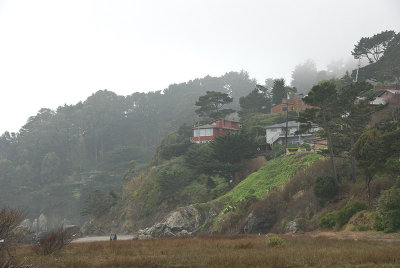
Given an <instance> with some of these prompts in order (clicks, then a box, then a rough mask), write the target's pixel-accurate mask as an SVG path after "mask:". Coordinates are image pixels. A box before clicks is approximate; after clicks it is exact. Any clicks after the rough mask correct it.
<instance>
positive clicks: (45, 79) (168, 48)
mask: <svg viewBox="0 0 400 268" xmlns="http://www.w3.org/2000/svg"><path fill="white" fill-rule="evenodd" d="M383 30H395V31H396V32H398V31H400V1H396V0H386V1H367V0H357V1H349V0H347V1H333V0H331V1H323V0H318V1H317V0H313V1H294V0H293V1H257V0H246V1H245V0H243V1H239V0H237V1H234V0H214V1H212V0H201V1H200V0H199V1H194V0H193V1H191V0H180V1H178V0H168V1H165V0H164V1H162V0H158V1H155V0H153V1H144V0H143V1H99V0H95V1H85V0H79V1H71V0H68V1H55V0H49V1H42V0H36V1H29V0H27V1H18V0H15V1H4V0H0V100H1V101H0V134H1V133H3V132H4V131H5V130H9V131H18V129H19V128H20V127H21V126H22V125H23V124H24V123H25V122H26V120H27V119H28V117H29V116H32V115H35V114H36V113H37V111H38V110H39V109H40V108H43V107H46V108H52V109H55V108H56V107H57V106H59V105H63V104H64V103H67V104H75V103H76V102H78V101H80V100H82V101H83V100H85V99H86V98H87V97H88V96H89V95H91V94H92V93H94V92H96V91H97V90H100V89H108V90H111V91H114V92H116V93H118V94H122V95H128V94H132V93H133V92H135V91H143V92H147V91H150V90H153V91H154V90H162V89H164V88H166V87H168V85H169V84H171V83H179V82H185V81H188V80H190V79H195V78H199V77H203V76H205V75H207V74H209V75H212V76H220V75H223V74H224V73H225V72H229V71H240V70H242V69H243V70H246V71H248V72H249V74H250V76H251V77H254V78H256V79H257V80H258V81H259V82H260V83H262V82H263V80H264V79H265V78H269V77H274V78H279V77H284V78H286V79H287V81H288V82H290V76H291V72H292V71H293V69H294V67H295V66H296V65H297V64H300V63H303V62H304V61H306V60H307V59H309V58H311V59H314V60H315V62H316V63H317V66H318V68H319V69H325V68H326V65H327V64H328V63H329V62H330V61H331V60H335V59H336V60H337V59H340V58H347V57H349V56H351V54H350V51H351V50H352V49H353V46H354V44H355V43H356V42H357V41H358V40H359V39H360V38H361V37H363V36H371V35H373V34H376V33H379V32H381V31H383Z"/></svg>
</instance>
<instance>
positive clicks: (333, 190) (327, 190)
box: [314, 176, 338, 199]
mask: <svg viewBox="0 0 400 268" xmlns="http://www.w3.org/2000/svg"><path fill="white" fill-rule="evenodd" d="M337 192H338V187H337V186H336V184H335V181H334V179H333V178H332V177H331V176H323V177H318V178H317V180H316V181H315V187H314V194H315V196H317V197H319V198H321V199H330V198H332V197H333V196H335V195H336V194H337Z"/></svg>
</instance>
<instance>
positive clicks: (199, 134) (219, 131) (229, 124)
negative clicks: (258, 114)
mask: <svg viewBox="0 0 400 268" xmlns="http://www.w3.org/2000/svg"><path fill="white" fill-rule="evenodd" d="M241 129H242V124H241V123H240V122H237V121H232V120H226V119H217V120H214V121H212V122H210V123H209V124H206V125H199V126H194V127H193V128H192V137H191V138H190V141H191V142H192V143H206V142H210V141H212V140H213V139H214V138H215V137H218V136H222V135H226V134H228V133H230V132H238V131H240V130H241Z"/></svg>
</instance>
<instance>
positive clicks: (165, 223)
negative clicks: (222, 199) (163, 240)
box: [134, 203, 222, 239]
mask: <svg viewBox="0 0 400 268" xmlns="http://www.w3.org/2000/svg"><path fill="white" fill-rule="evenodd" d="M221 209H222V208H221V207H220V206H218V205H216V204H208V203H204V204H199V205H196V207H195V206H194V205H189V206H186V207H182V208H178V209H176V210H175V211H173V212H171V213H169V214H168V215H167V216H166V217H165V218H164V219H163V220H162V221H160V222H158V223H156V224H154V225H153V226H151V227H148V228H145V229H141V230H139V231H138V232H137V233H136V234H135V235H134V239H150V238H155V237H180V236H191V235H194V234H197V233H198V232H199V231H200V230H201V229H202V227H203V226H204V225H206V224H207V223H210V222H211V221H212V220H213V219H214V218H215V217H216V216H217V215H218V214H219V212H220V211H221ZM204 231H206V230H204Z"/></svg>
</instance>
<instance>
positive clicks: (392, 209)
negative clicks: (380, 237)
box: [374, 187, 400, 232]
mask: <svg viewBox="0 0 400 268" xmlns="http://www.w3.org/2000/svg"><path fill="white" fill-rule="evenodd" d="M376 210H377V211H376V216H375V222H374V229H375V230H378V231H385V232H395V231H397V230H398V229H400V189H399V188H397V187H393V188H391V189H390V190H388V191H384V192H383V193H382V195H381V196H380V198H379V200H378V205H377V208H376Z"/></svg>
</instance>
